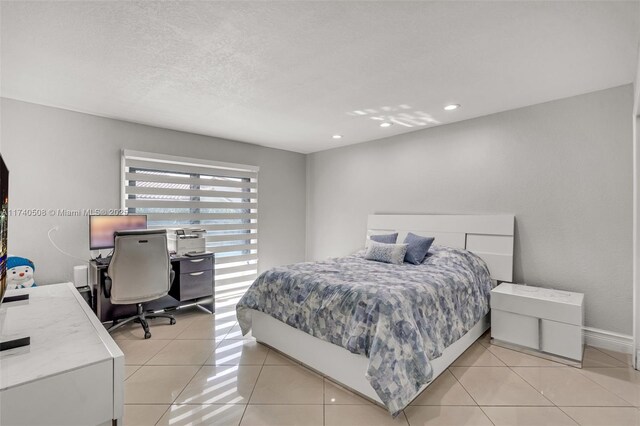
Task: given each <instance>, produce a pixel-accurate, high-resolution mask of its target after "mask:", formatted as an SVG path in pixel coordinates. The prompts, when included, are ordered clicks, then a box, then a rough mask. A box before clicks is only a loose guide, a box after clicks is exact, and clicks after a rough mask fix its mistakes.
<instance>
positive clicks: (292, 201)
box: [0, 99, 305, 283]
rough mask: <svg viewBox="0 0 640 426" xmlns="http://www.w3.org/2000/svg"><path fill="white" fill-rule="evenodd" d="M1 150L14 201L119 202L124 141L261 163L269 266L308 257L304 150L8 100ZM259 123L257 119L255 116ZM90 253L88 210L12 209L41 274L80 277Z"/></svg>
mask: <svg viewBox="0 0 640 426" xmlns="http://www.w3.org/2000/svg"><path fill="white" fill-rule="evenodd" d="M0 111H1V117H0V119H1V122H2V127H1V138H0V140H1V141H2V142H1V143H2V145H1V147H2V156H3V158H4V160H5V162H6V163H7V165H8V167H9V169H10V173H11V174H10V191H9V194H10V200H9V207H10V209H27V208H36V209H38V208H43V209H58V208H64V209H102V208H120V150H121V149H122V148H127V149H134V150H139V151H149V152H156V153H163V154H172V155H181V156H185V157H195V158H203V159H209V160H217V161H226V162H233V163H242V164H252V165H258V166H260V174H259V186H260V195H259V197H260V208H259V212H258V214H259V217H258V223H259V226H260V239H259V247H258V250H259V257H260V260H259V262H260V265H259V266H260V269H261V270H264V269H266V268H269V267H271V266H274V265H280V264H285V263H292V262H299V261H303V260H304V250H305V157H304V155H302V154H296V153H293V152H288V151H282V150H277V149H271V148H264V147H260V146H256V145H250V144H246V143H241V142H234V141H228V140H222V139H215V138H211V137H206V136H199V135H194V134H190V133H183V132H176V131H171V130H166V129H160V128H156V127H149V126H144V125H139V124H133V123H128V122H124V121H118V120H111V119H107V118H100V117H96V116H92V115H87V114H81V113H75V112H70V111H66V110H62V109H57V108H49V107H44V106H40V105H35V104H30V103H25V102H19V101H14V100H9V99H2V100H1V110H0ZM248 125H250V123H248ZM54 225H58V226H59V227H60V230H59V231H58V232H55V233H54V234H53V237H54V240H55V241H56V243H57V244H58V245H59V246H60V247H61V248H63V249H64V250H66V251H68V252H70V253H72V254H74V255H76V256H79V257H82V258H88V257H89V245H88V241H89V240H88V238H89V237H88V219H87V218H86V217H38V218H28V217H11V218H10V222H9V252H10V253H11V254H14V255H20V256H26V257H29V258H30V259H32V260H33V261H34V262H35V264H36V282H39V283H51V282H60V281H68V280H72V276H73V273H72V267H73V265H77V264H80V263H81V262H80V261H78V260H74V259H71V258H69V257H67V256H64V255H62V254H60V253H59V252H58V251H56V250H55V249H54V248H53V246H52V245H51V244H50V242H49V240H48V238H47V231H48V230H49V229H50V228H51V227H52V226H54Z"/></svg>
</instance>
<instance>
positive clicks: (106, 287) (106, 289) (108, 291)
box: [103, 272, 113, 299]
mask: <svg viewBox="0 0 640 426" xmlns="http://www.w3.org/2000/svg"><path fill="white" fill-rule="evenodd" d="M112 285H113V282H112V281H111V277H109V275H107V273H106V272H105V273H104V287H103V290H104V297H106V298H107V299H111V286H112Z"/></svg>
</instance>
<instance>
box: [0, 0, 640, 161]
mask: <svg viewBox="0 0 640 426" xmlns="http://www.w3.org/2000/svg"><path fill="white" fill-rule="evenodd" d="M0 7H1V9H0V13H1V15H2V22H1V24H2V28H1V37H2V39H1V58H0V59H1V63H0V66H1V68H0V71H1V92H0V94H1V95H2V96H4V97H8V98H14V99H20V100H24V101H29V102H35V103H39V104H44V105H51V106H57V107H61V108H67V109H71V110H76V111H82V112H87V113H91V114H96V115H101V116H106V117H114V118H119V119H123V120H129V121H134V122H139V123H145V124H151V125H155V126H161V127H167V128H172V129H177V130H184V131H189V132H194V133H201V134H205V135H211V136H217V137H223V138H229V139H235V140H241V141H245V142H250V143H256V144H260V145H266V146H271V147H277V148H282V149H288V150H292V151H298V152H314V151H318V150H323V149H328V148H332V147H335V146H340V145H347V144H352V143H357V142H363V141H368V140H372V139H378V138H381V137H386V136H389V135H394V134H399V133H405V132H410V131H414V130H417V129H422V128H425V127H429V126H434V125H438V124H439V123H442V124H444V123H450V122H453V121H459V120H463V119H467V118H471V117H477V116H481V115H486V114H490V113H494V112H498V111H503V110H508V109H513V108H518V107H522V106H526V105H531V104H535V103H540V102H544V101H549V100H552V99H557V98H562V97H567V96H572V95H576V94H581V93H586V92H590V91H594V90H599V89H604V88H608V87H613V86H617V85H622V84H626V83H630V82H632V81H633V79H634V77H635V71H636V70H635V68H636V64H637V46H638V25H639V6H638V2H527V1H520V2H396V1H388V2H382V1H378V2H255V3H254V2H180V3H177V2H162V3H161V2H115V1H114V2H89V1H86V2H6V1H3V2H2V3H1V6H0ZM448 103H459V104H462V108H460V109H459V110H457V111H453V112H445V111H443V109H442V107H443V106H444V105H445V104H448ZM379 119H385V120H394V121H395V123H396V124H394V125H393V126H391V127H389V128H380V127H379V125H378V123H379V121H378V120H379ZM409 126H411V127H409ZM335 133H338V134H342V135H344V137H343V138H342V139H339V140H335V139H332V138H331V135H332V134H335Z"/></svg>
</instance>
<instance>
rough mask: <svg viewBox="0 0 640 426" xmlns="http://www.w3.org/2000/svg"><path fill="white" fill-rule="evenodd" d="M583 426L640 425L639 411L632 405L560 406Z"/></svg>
mask: <svg viewBox="0 0 640 426" xmlns="http://www.w3.org/2000/svg"><path fill="white" fill-rule="evenodd" d="M561 409H562V411H564V412H565V413H567V414H568V415H569V416H571V417H572V418H573V419H574V420H575V421H576V422H578V423H579V424H581V425H583V426H640V411H638V410H637V409H636V408H632V407H561Z"/></svg>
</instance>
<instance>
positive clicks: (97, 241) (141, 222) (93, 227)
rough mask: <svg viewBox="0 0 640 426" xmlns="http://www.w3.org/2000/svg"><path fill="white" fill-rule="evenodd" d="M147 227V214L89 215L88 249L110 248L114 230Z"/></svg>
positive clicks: (113, 243) (113, 240)
mask: <svg viewBox="0 0 640 426" xmlns="http://www.w3.org/2000/svg"><path fill="white" fill-rule="evenodd" d="M134 229H147V215H144V214H131V215H127V216H89V250H100V249H110V248H113V247H114V245H115V239H114V236H113V234H114V232H116V231H130V230H134Z"/></svg>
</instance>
